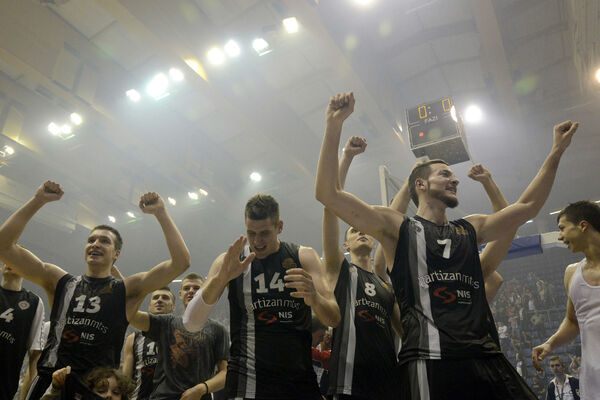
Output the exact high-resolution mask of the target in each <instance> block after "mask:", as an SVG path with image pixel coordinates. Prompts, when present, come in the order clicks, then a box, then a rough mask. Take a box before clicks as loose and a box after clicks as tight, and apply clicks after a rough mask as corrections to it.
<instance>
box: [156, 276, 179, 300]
mask: <svg viewBox="0 0 600 400" xmlns="http://www.w3.org/2000/svg"><path fill="white" fill-rule="evenodd" d="M182 282H183V280H182ZM158 290H163V291H165V292H169V294H170V295H171V300H173V302H175V295H174V294H173V292H171V288H170V287H168V286H163V287H161V288H160V289H156V290H154V292H156V291H158Z"/></svg>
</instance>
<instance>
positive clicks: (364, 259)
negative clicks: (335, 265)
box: [350, 253, 373, 272]
mask: <svg viewBox="0 0 600 400" xmlns="http://www.w3.org/2000/svg"><path fill="white" fill-rule="evenodd" d="M350 261H351V262H352V264H354V265H356V266H357V267H360V268H361V269H364V270H365V271H367V272H373V264H372V262H371V253H366V254H360V253H359V254H356V253H350Z"/></svg>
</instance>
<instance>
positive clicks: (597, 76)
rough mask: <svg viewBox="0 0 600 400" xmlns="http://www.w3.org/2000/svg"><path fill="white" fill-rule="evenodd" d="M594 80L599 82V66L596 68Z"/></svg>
mask: <svg viewBox="0 0 600 400" xmlns="http://www.w3.org/2000/svg"><path fill="white" fill-rule="evenodd" d="M596 82H598V83H600V68H598V69H597V70H596Z"/></svg>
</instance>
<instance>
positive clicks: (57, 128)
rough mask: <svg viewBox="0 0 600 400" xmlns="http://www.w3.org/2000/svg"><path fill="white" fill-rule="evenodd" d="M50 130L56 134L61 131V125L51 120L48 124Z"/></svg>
mask: <svg viewBox="0 0 600 400" xmlns="http://www.w3.org/2000/svg"><path fill="white" fill-rule="evenodd" d="M48 132H50V133H51V134H53V135H54V136H56V135H58V134H59V133H60V126H58V125H57V124H56V123H54V122H50V124H48Z"/></svg>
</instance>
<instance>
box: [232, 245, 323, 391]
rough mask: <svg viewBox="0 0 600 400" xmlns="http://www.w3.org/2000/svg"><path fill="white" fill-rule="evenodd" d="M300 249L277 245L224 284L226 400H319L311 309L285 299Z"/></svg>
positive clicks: (299, 265) (293, 246)
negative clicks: (227, 324) (288, 278)
mask: <svg viewBox="0 0 600 400" xmlns="http://www.w3.org/2000/svg"><path fill="white" fill-rule="evenodd" d="M298 250H299V246H298V245H295V244H291V243H285V242H281V243H280V246H279V251H277V252H276V253H273V254H270V255H269V256H267V257H265V258H264V259H256V258H255V259H254V260H253V261H252V264H251V266H249V267H248V269H247V270H246V271H245V272H244V273H242V275H240V276H239V277H237V278H236V279H234V280H232V281H231V282H229V310H230V321H231V359H230V360H229V365H228V368H227V383H226V390H227V396H228V398H237V397H241V398H265V399H283V398H285V399H311V398H317V399H318V398H320V397H319V396H320V395H319V387H318V384H317V379H316V375H315V372H314V370H313V367H312V354H311V338H312V336H311V333H310V327H311V310H310V307H308V306H307V305H306V304H305V303H304V300H302V299H297V298H294V297H292V296H290V293H291V292H292V291H295V289H290V288H286V287H285V286H284V285H285V283H284V280H283V278H284V276H285V272H286V270H287V269H290V268H301V267H302V265H301V264H300V260H299V258H298Z"/></svg>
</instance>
